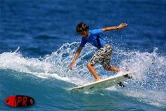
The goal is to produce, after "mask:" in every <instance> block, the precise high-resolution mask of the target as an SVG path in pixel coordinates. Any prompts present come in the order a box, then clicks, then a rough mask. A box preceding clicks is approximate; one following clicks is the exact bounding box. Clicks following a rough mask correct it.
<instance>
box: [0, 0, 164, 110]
mask: <svg viewBox="0 0 166 111" xmlns="http://www.w3.org/2000/svg"><path fill="white" fill-rule="evenodd" d="M165 20H166V1H165V0H157V1H156V0H153V1H152V0H77V1H74V0H0V39H1V40H0V110H2V111H9V110H12V111H17V110H27V111H63V110H75V111H100V110H101V111H103V110H105V111H110V110H111V111H133V110H134V111H164V110H166V82H165V81H166V32H165V29H166V23H165ZM79 22H85V23H86V24H88V25H89V26H90V29H95V28H103V27H107V26H115V25H119V24H120V23H123V22H126V23H127V24H128V26H127V27H126V28H125V29H123V30H118V31H110V32H106V33H104V34H103V35H102V36H103V38H104V39H105V40H106V41H108V42H109V43H110V44H111V46H112V47H113V54H112V61H111V64H112V65H115V66H117V67H119V68H120V69H122V70H123V69H125V68H128V69H130V70H133V71H136V72H137V74H136V75H133V77H134V80H129V81H126V82H125V83H124V84H125V85H126V88H121V87H118V86H115V87H111V88H108V89H106V90H100V91H96V92H69V91H67V90H66V88H69V87H73V86H76V85H81V84H85V83H89V82H92V81H93V77H92V75H91V74H90V73H89V71H88V69H87V68H86V64H87V62H88V60H89V59H90V58H91V56H92V55H93V53H94V52H95V51H96V49H95V48H94V47H92V46H91V45H89V44H88V45H87V46H86V47H85V48H84V49H83V51H82V53H81V55H80V57H79V58H78V60H77V65H76V66H75V67H74V69H73V70H72V71H70V70H69V65H70V63H71V60H72V58H73V56H74V53H75V51H76V49H77V47H78V46H79V42H80V40H81V37H80V36H79V35H78V34H77V33H76V32H75V26H76V25H77V24H78V23H79ZM95 68H96V69H97V72H98V73H99V76H100V77H101V78H105V77H108V76H111V75H113V74H114V73H113V72H107V71H105V70H103V68H102V67H101V66H100V65H96V66H95ZM16 94H21V95H28V96H31V97H33V98H34V99H35V100H36V104H35V105H34V106H32V107H28V108H25V109H22V108H14V109H13V108H10V107H8V106H6V105H5V104H4V102H3V100H4V99H5V98H6V97H8V96H10V95H16Z"/></svg>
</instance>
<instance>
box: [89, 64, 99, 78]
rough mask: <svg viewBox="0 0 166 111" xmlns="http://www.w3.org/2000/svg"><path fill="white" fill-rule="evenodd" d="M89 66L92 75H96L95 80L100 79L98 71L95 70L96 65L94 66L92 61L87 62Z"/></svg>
mask: <svg viewBox="0 0 166 111" xmlns="http://www.w3.org/2000/svg"><path fill="white" fill-rule="evenodd" d="M87 67H88V69H89V71H90V72H91V73H92V75H93V76H94V78H95V81H99V80H100V77H99V76H98V74H97V73H96V70H95V68H94V66H92V65H91V64H90V63H88V64H87Z"/></svg>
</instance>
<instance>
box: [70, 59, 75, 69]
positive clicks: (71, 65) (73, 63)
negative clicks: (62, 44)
mask: <svg viewBox="0 0 166 111" xmlns="http://www.w3.org/2000/svg"><path fill="white" fill-rule="evenodd" d="M74 65H75V61H72V63H71V64H70V70H72V69H73V66H74Z"/></svg>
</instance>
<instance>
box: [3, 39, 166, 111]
mask: <svg viewBox="0 0 166 111" xmlns="http://www.w3.org/2000/svg"><path fill="white" fill-rule="evenodd" d="M78 45H79V43H77V42H73V43H66V44H63V45H62V46H61V47H60V48H59V49H58V50H57V51H55V52H53V53H52V54H50V55H46V56H45V57H43V58H26V57H23V56H22V54H21V53H20V52H19V49H17V50H16V51H14V52H4V53H2V54H0V72H1V77H2V83H1V91H0V94H1V98H2V97H5V95H7V93H5V92H8V93H9V94H14V93H13V92H15V93H17V92H19V94H20V93H21V94H28V95H31V96H32V97H36V100H37V101H40V102H41V103H42V102H43V103H42V105H44V106H43V107H49V108H50V109H52V108H53V107H54V106H55V105H54V104H55V103H56V104H58V105H59V104H60V103H59V101H58V100H57V98H58V99H60V98H61V97H62V98H63V99H64V100H63V102H64V101H70V102H72V101H75V99H77V97H76V95H77V96H78V98H82V97H81V96H86V97H90V96H92V97H93V96H97V97H96V99H99V100H100V99H101V98H102V97H104V98H106V97H109V96H111V97H113V96H115V97H116V96H117V95H118V96H119V97H121V98H124V100H123V101H125V102H127V103H129V102H131V101H134V103H135V104H138V103H139V104H140V105H141V104H146V105H147V106H149V107H151V106H152V107H158V108H159V109H160V108H164V107H165V103H166V98H165V97H166V93H165V92H166V87H165V86H166V83H165V78H166V75H165V73H166V69H165V67H166V58H165V57H164V56H160V55H158V53H157V48H155V49H154V51H153V52H151V53H148V52H138V51H129V52H125V51H123V50H118V49H116V47H115V49H114V53H113V58H112V62H111V64H118V65H117V66H118V67H119V68H120V69H121V70H125V69H129V70H131V71H135V72H136V74H134V75H133V79H134V80H128V81H126V82H125V83H124V84H125V85H126V88H124V89H123V88H120V87H118V86H115V87H111V88H108V89H106V90H104V91H98V92H88V93H86V94H82V93H81V94H80V93H77V92H74V94H73V93H70V92H67V91H66V89H65V88H69V87H73V86H75V85H82V84H86V83H90V82H92V81H93V77H92V75H91V74H90V73H89V71H88V69H87V68H86V64H87V62H88V61H87V60H88V59H90V56H89V55H91V54H93V53H94V52H95V51H94V48H93V47H91V45H88V46H87V47H86V48H84V49H83V51H82V53H81V55H80V57H79V58H78V61H77V64H76V66H75V67H74V69H73V70H72V71H70V70H69V65H70V63H71V60H72V58H73V54H74V53H75V50H76V48H77V46H78ZM87 52H88V53H87ZM118 61H120V62H119V63H118ZM95 68H96V70H97V72H98V73H99V75H100V77H101V78H106V77H108V76H111V75H114V74H115V73H113V72H108V71H105V70H103V68H102V66H101V65H96V66H95ZM6 80H7V81H6ZM74 84H75V85H74ZM6 86H7V87H6ZM29 90H30V92H29V93H28V91H29ZM31 91H32V92H31ZM39 92H41V94H38V93H39ZM60 93H61V94H60ZM56 94H57V95H56ZM75 94H76V95H75ZM59 95H60V96H61V97H59ZM70 95H72V96H73V97H74V98H68V96H70ZM41 96H44V99H42V98H40V97H41ZM98 96H99V97H98ZM115 97H113V99H115V101H116V102H118V104H119V101H120V100H117V98H115ZM125 98H126V99H127V100H125ZM38 99H39V100H38ZM69 99H70V100H69ZM82 99H83V98H82ZM82 99H80V100H81V101H79V102H80V103H78V104H82V102H83V101H82ZM84 99H85V98H84ZM88 99H90V98H88ZM48 100H50V101H51V102H50V104H51V106H50V105H48V104H45V102H44V101H48ZM112 102H113V101H112ZM64 104H67V103H64ZM71 104H72V103H71ZM74 104H75V103H74ZM96 104H99V103H96ZM106 104H110V103H107V102H106ZM111 104H113V103H111ZM36 105H37V107H38V104H36ZM52 105H53V106H52ZM58 105H57V106H58ZM58 107H60V108H61V107H62V109H63V108H65V107H64V106H58ZM58 107H56V108H58ZM75 107H76V106H75ZM123 107H125V106H124V105H123ZM35 108H36V107H35ZM68 108H69V109H70V108H71V107H70V106H68ZM137 108H138V109H139V107H137ZM137 108H136V109H137ZM32 109H33V108H32ZM74 109H75V108H74ZM78 109H79V108H78ZM143 109H144V108H143ZM152 109H153V108H152Z"/></svg>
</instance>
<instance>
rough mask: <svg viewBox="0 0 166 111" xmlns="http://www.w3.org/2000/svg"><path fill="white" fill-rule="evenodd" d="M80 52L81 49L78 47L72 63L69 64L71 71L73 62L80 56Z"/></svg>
mask: <svg viewBox="0 0 166 111" xmlns="http://www.w3.org/2000/svg"><path fill="white" fill-rule="evenodd" d="M81 51H82V47H81V46H80V47H79V48H78V49H77V51H76V53H75V55H74V58H73V61H72V63H71V64H70V70H72V68H73V66H74V65H75V61H76V59H77V58H78V56H79V55H80V53H81Z"/></svg>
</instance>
